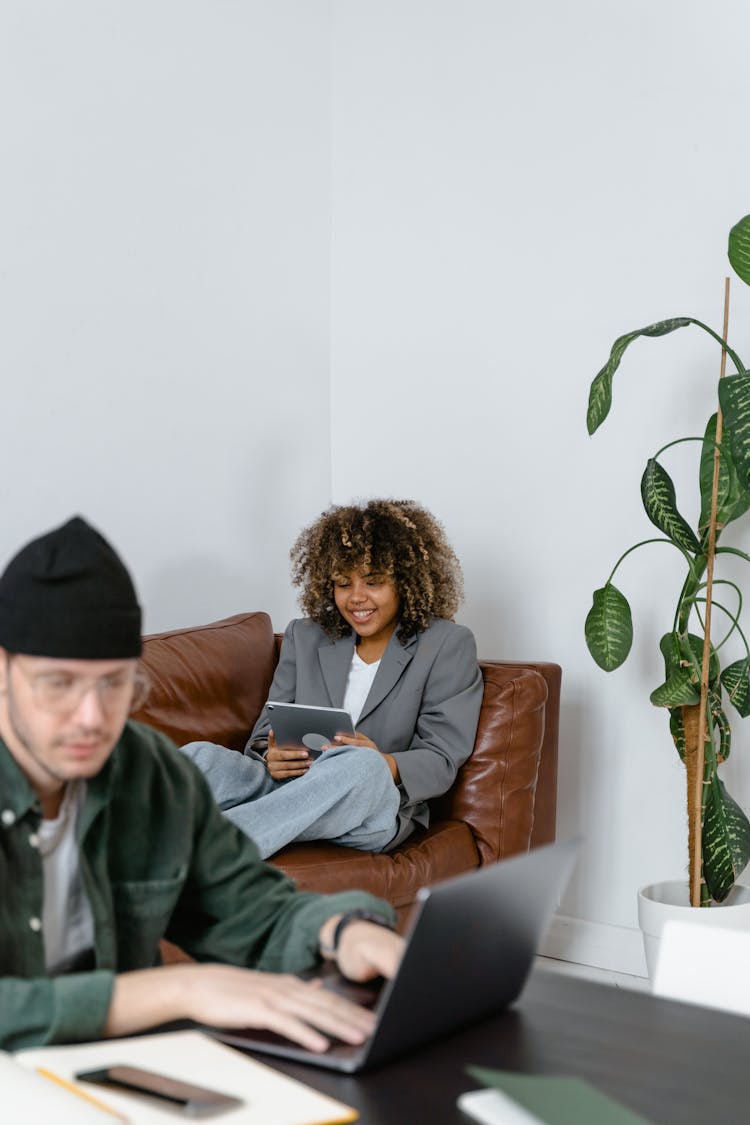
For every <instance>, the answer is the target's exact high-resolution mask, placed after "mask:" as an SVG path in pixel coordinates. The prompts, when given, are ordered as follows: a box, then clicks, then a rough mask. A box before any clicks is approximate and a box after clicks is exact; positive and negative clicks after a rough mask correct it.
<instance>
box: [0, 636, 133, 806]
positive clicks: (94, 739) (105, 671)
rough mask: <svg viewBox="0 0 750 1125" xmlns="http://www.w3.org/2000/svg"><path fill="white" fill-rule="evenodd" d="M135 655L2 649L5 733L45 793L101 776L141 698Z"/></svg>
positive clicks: (0, 697) (0, 699)
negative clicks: (77, 656)
mask: <svg viewBox="0 0 750 1125" xmlns="http://www.w3.org/2000/svg"><path fill="white" fill-rule="evenodd" d="M135 672H136V661H135V660H58V659H52V658H48V657H43V656H22V655H16V654H14V655H11V654H9V653H7V652H4V651H3V650H2V649H0V734H2V736H3V739H4V741H5V742H6V744H7V746H8V749H9V750H10V752H11V754H12V755H13V757H14V758H15V759H16V761H17V763H18V765H19V766H20V767H21V769H22V770H23V772H24V773H25V774H26V776H27V778H28V779H29V781H30V783H31V785H32V787H33V788H34V789H35V790H36V791H37V792H38V793H39V794H40V795H43V794H49V793H55V792H58V791H59V790H61V789H62V786H63V785H64V784H65V782H67V781H72V780H74V779H75V778H88V777H94V776H95V775H96V774H98V773H99V771H100V770H101V768H102V766H103V765H104V763H105V762H106V761H107V759H108V758H109V756H110V754H111V753H112V750H113V749H114V746H115V744H116V742H117V740H118V738H119V737H120V732H121V731H122V728H123V726H124V725H125V720H126V719H127V716H128V712H129V710H130V705H131V702H132V699H133V690H134V684H135Z"/></svg>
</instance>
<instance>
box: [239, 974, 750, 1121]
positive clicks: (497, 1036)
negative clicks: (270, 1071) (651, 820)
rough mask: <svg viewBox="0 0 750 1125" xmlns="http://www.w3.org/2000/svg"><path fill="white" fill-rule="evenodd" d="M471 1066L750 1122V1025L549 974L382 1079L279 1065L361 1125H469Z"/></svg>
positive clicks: (659, 1117) (388, 1068) (645, 1107)
mask: <svg viewBox="0 0 750 1125" xmlns="http://www.w3.org/2000/svg"><path fill="white" fill-rule="evenodd" d="M748 971H749V972H750V967H749V968H748ZM258 1057H259V1058H260V1056H258ZM263 1061H266V1062H269V1061H270V1060H269V1059H268V1058H266V1059H264V1060H263ZM472 1063H473V1064H476V1065H479V1066H488V1067H496V1068H498V1069H504V1070H517V1071H524V1072H526V1073H539V1074H568V1075H577V1076H578V1077H580V1078H584V1079H586V1080H587V1081H589V1082H591V1083H592V1085H594V1086H596V1087H597V1088H598V1089H599V1090H601V1091H602V1092H603V1093H605V1094H609V1095H610V1096H611V1097H613V1098H616V1099H617V1100H618V1101H620V1102H622V1103H623V1104H625V1105H627V1106H629V1107H630V1108H631V1109H633V1110H635V1111H637V1112H638V1113H641V1114H643V1115H644V1116H645V1117H647V1118H650V1119H651V1120H652V1121H653V1122H655V1123H659V1125H709V1123H710V1125H714V1123H716V1125H718V1123H720V1125H733V1123H734V1122H738V1123H739V1122H746V1121H750V1019H746V1018H744V1017H741V1016H732V1015H727V1014H725V1013H723V1012H716V1011H712V1010H710V1009H707V1008H696V1007H691V1006H688V1005H683V1004H677V1003H674V1002H672V1001H668V1000H660V999H656V998H655V997H653V996H651V995H648V994H646V993H640V992H631V991H629V990H626V989H617V988H613V987H611V986H607V985H600V984H592V983H591V982H589V981H584V980H579V979H575V978H572V977H567V976H561V975H559V974H557V973H551V972H548V971H544V970H536V971H535V972H534V973H533V974H532V977H531V979H530V981H529V984H528V985H527V987H526V989H525V991H524V994H523V996H522V997H521V1000H520V1001H519V1003H518V1004H517V1005H516V1006H514V1007H513V1008H511V1009H509V1010H508V1011H506V1012H503V1013H502V1014H501V1015H498V1016H495V1017H493V1018H492V1019H489V1020H485V1021H483V1022H482V1023H480V1024H475V1025H474V1026H473V1027H471V1028H468V1029H466V1030H464V1031H461V1032H457V1033H456V1034H454V1035H452V1036H450V1037H449V1038H447V1039H442V1040H439V1041H438V1042H435V1043H432V1044H430V1045H428V1046H426V1047H423V1048H422V1049H421V1050H418V1051H414V1052H411V1053H410V1054H409V1055H408V1056H407V1057H404V1058H403V1059H398V1060H395V1061H394V1062H391V1063H387V1064H386V1065H384V1066H382V1067H381V1068H379V1069H378V1070H373V1071H370V1072H368V1073H365V1074H363V1075H359V1076H356V1077H349V1076H339V1075H335V1074H333V1073H332V1072H329V1071H324V1070H319V1069H318V1068H316V1067H309V1066H300V1065H297V1064H295V1065H291V1064H285V1063H280V1062H279V1061H278V1060H273V1062H272V1065H273V1066H276V1067H278V1068H279V1069H280V1070H283V1071H284V1072H285V1073H286V1074H290V1075H292V1076H293V1077H295V1078H298V1079H299V1080H300V1081H302V1082H306V1083H307V1084H308V1085H310V1086H315V1087H316V1088H317V1089H319V1090H323V1091H324V1092H326V1093H328V1094H331V1095H332V1096H333V1097H336V1098H339V1099H340V1100H341V1101H344V1102H347V1103H348V1104H350V1105H353V1106H356V1107H357V1109H359V1111H360V1114H361V1117H360V1121H361V1125H421V1123H422V1122H424V1123H426V1125H442V1123H443V1122H445V1123H455V1125H466V1121H467V1119H466V1118H465V1117H464V1116H463V1114H461V1113H460V1111H459V1110H458V1109H457V1108H456V1098H457V1097H458V1095H459V1094H460V1093H462V1092H463V1091H464V1090H471V1089H475V1088H476V1087H477V1083H476V1082H475V1081H473V1080H472V1079H471V1078H470V1077H469V1076H468V1075H467V1074H466V1073H465V1069H464V1068H465V1067H466V1066H467V1065H468V1064H472Z"/></svg>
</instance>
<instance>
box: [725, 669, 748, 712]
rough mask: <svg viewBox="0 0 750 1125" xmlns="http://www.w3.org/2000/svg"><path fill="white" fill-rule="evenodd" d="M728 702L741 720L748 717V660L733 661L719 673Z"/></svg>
mask: <svg viewBox="0 0 750 1125" xmlns="http://www.w3.org/2000/svg"><path fill="white" fill-rule="evenodd" d="M721 682H722V684H723V685H724V688H725V689H726V693H727V695H728V696H729V702H730V703H731V704H732V706H733V707H734V708H735V710H737V711H738V712H739V714H740V715H741V716H742V718H743V719H746V718H747V716H748V715H750V660H748V658H747V657H745V658H744V659H743V660H735V662H734V664H730V665H729V666H728V667H727V668H725V669H724V671H723V672H722V673H721Z"/></svg>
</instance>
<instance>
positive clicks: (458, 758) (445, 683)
mask: <svg viewBox="0 0 750 1125" xmlns="http://www.w3.org/2000/svg"><path fill="white" fill-rule="evenodd" d="M354 642H355V635H354V633H353V632H352V633H351V634H350V635H349V636H347V637H342V638H341V639H340V640H331V638H330V637H328V636H327V635H326V634H325V633H324V632H323V630H322V629H321V628H320V626H319V625H316V624H315V622H314V621H311V620H310V619H309V618H299V619H297V620H295V621H292V622H291V623H290V624H289V626H288V627H287V630H286V633H285V634H284V641H283V644H282V646H281V655H280V657H279V663H278V666H277V668H276V674H275V675H274V678H273V683H272V684H271V688H270V691H269V694H268V697H269V699H274V700H282V701H285V702H288V703H310V704H315V705H317V706H319V707H341V706H342V704H343V700H344V692H345V690H346V681H347V677H348V675H349V668H350V665H351V662H352V655H353V653H354ZM481 705H482V674H481V672H480V671H479V667H478V665H477V650H476V644H475V641H474V636H473V634H472V633H471V631H470V630H469V629H467V628H466V627H465V626H464V625H456V624H455V622H453V621H446V620H444V619H443V618H434V619H433V621H432V623H431V624H430V625H429V626H428V627H427V629H425V630H424V632H422V633H418V634H417V635H416V636H415V637H411V638H410V639H409V640H408V641H407V642H406V644H402V643H401V642H400V641H399V639H398V637H397V636H396V633H395V632H394V633H393V635H392V636H391V638H390V640H389V641H388V646H387V648H386V650H385V652H384V653H383V657H382V659H381V661H380V666H379V668H378V670H377V672H376V674H375V679H374V680H373V683H372V687H371V688H370V693H369V695H368V696H367V699H366V700H365V705H364V707H363V709H362V714H361V715H360V718H359V722H358V723H357V730H358V731H361V732H362V733H363V734H366V735H367V736H368V738H371V739H372V740H373V742H374V743H375V744H376V746H377V747H378V749H380V750H382V751H384V752H385V753H388V754H393V756H394V758H395V759H396V762H397V764H398V770H399V774H400V777H401V782H400V785H399V790H400V792H401V807H400V811H399V830H398V832H397V834H396V836H395V838H394V839H393V841H392V842H391V844H390V845H389V847H393V846H394V845H395V844H398V843H400V842H401V840H403V839H405V838H406V837H407V836H408V835H409V833H410V832H411V831H412V829H413V827H414V825H415V824H421V825H423V826H424V827H427V825H428V823H429V810H428V807H427V805H426V803H425V802H426V801H428V800H430V798H432V797H438V796H440V794H442V793H445V792H446V790H448V789H450V787H451V785H452V784H453V781H454V779H455V776H456V773H457V771H458V768H459V766H461V765H463V763H464V762H465V761H466V759H467V758H468V757H469V755H470V754H471V751H472V749H473V747H474V739H475V737H476V732H477V724H478V722H479V710H480V707H481ZM270 725H271V724H270V721H269V717H268V712H267V711H266V709H265V708H264V709H263V711H262V712H261V714H260V717H259V719H258V722H257V723H256V724H255V727H254V729H253V732H252V734H251V736H250V741H252V740H253V739H255V738H260V737H263V736H265V735H267V734H268V730H269V727H270ZM248 751H249V744H248V748H247V749H246V751H245V752H246V753H248Z"/></svg>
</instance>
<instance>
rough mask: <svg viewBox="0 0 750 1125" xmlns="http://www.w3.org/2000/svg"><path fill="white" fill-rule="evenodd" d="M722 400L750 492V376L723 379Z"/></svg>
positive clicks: (741, 473) (744, 485) (745, 486)
mask: <svg viewBox="0 0 750 1125" xmlns="http://www.w3.org/2000/svg"><path fill="white" fill-rule="evenodd" d="M719 402H720V403H721V409H722V411H723V412H724V419H725V421H726V424H727V428H728V430H729V448H730V451H731V454H732V460H733V462H734V467H735V469H736V472H737V477H738V479H739V482H740V484H741V486H742V488H743V489H744V490H745V491H750V375H748V373H747V372H746V371H745V372H743V374H742V375H730V376H728V377H727V378H726V379H720V380H719Z"/></svg>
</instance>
